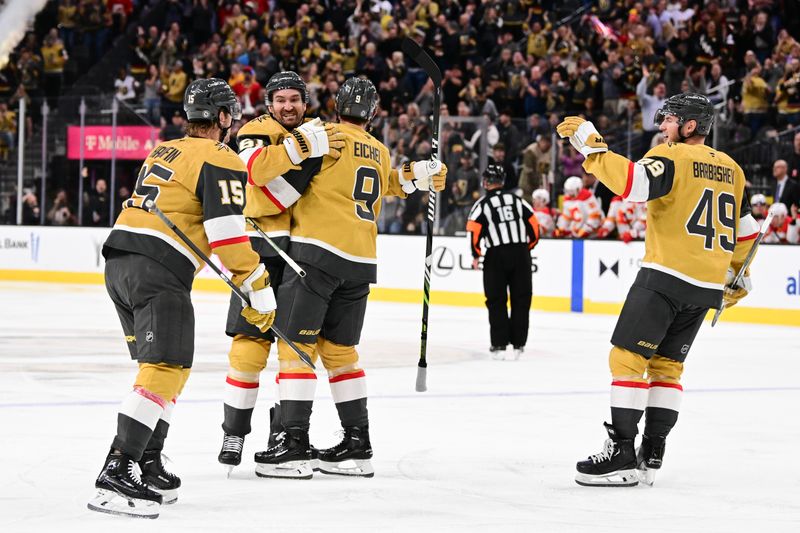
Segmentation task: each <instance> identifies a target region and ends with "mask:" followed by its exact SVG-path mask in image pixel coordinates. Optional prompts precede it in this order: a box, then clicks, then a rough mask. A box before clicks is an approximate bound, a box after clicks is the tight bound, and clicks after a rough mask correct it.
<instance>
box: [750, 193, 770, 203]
mask: <svg viewBox="0 0 800 533" xmlns="http://www.w3.org/2000/svg"><path fill="white" fill-rule="evenodd" d="M750 205H767V197H766V196H764V195H763V194H754V195H753V196H751V197H750Z"/></svg>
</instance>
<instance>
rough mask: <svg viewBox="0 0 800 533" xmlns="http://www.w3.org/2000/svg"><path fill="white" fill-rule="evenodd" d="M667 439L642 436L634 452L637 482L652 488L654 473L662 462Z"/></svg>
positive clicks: (654, 480) (654, 478)
mask: <svg viewBox="0 0 800 533" xmlns="http://www.w3.org/2000/svg"><path fill="white" fill-rule="evenodd" d="M666 445H667V439H665V438H664V437H649V436H647V435H643V436H642V444H641V445H640V446H639V448H638V449H637V450H636V474H637V475H638V476H639V481H641V482H642V483H644V484H645V485H648V486H650V487H652V486H653V483H655V482H656V473H657V472H658V470H659V469H660V468H661V464H662V463H663V461H664V449H665V448H666Z"/></svg>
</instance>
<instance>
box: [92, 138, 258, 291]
mask: <svg viewBox="0 0 800 533" xmlns="http://www.w3.org/2000/svg"><path fill="white" fill-rule="evenodd" d="M246 179H247V172H246V169H245V167H244V164H243V163H242V161H241V160H240V159H239V158H238V157H237V156H236V153H234V152H233V150H231V149H230V148H228V147H227V146H225V145H224V144H221V143H218V142H215V141H212V140H210V139H200V138H192V137H184V138H182V139H177V140H173V141H167V142H163V143H161V144H159V145H158V146H156V147H155V148H154V149H153V151H152V152H150V155H149V156H148V157H147V159H145V161H144V164H143V165H142V167H141V170H140V172H139V177H138V179H137V180H136V187H135V190H134V193H133V195H132V197H131V198H130V199H128V200H126V201H125V202H123V204H122V212H121V213H120V215H119V217H117V221H116V223H115V224H114V227H113V229H112V231H111V233H110V234H109V236H108V239H107V240H106V242H105V245H104V247H103V255H104V256H107V250H108V249H109V248H114V249H117V250H125V251H128V252H134V253H138V254H142V255H146V256H148V257H151V258H153V259H155V260H156V261H159V262H160V263H162V264H163V265H165V266H166V267H167V268H169V269H170V270H171V271H172V272H173V273H174V274H175V275H176V276H177V277H178V278H179V279H180V280H181V282H182V283H183V284H184V285H185V286H186V287H187V288H191V286H192V280H193V279H194V276H195V275H196V274H197V272H199V271H200V269H201V268H202V267H203V262H202V260H201V259H200V258H199V257H198V256H197V255H196V254H195V253H194V252H193V251H192V250H191V249H190V248H189V247H188V246H187V245H186V244H185V243H184V242H183V241H182V240H181V239H180V238H179V237H178V236H177V235H176V234H175V233H174V232H173V231H172V230H170V229H169V228H168V227H167V226H166V225H165V224H164V223H163V222H162V221H161V219H159V218H158V217H157V216H156V215H155V214H152V213H149V212H148V211H145V210H144V209H143V207H142V206H143V204H144V202H145V201H146V200H148V199H149V200H153V201H154V202H155V203H156V205H157V206H158V207H159V208H160V209H161V210H162V211H163V212H164V214H165V215H167V217H169V219H170V220H171V221H172V222H173V223H174V224H175V225H176V226H177V227H178V228H180V229H181V230H183V232H184V233H185V234H186V235H187V236H188V237H189V238H190V239H191V240H192V242H193V243H194V244H195V245H197V247H198V248H199V249H200V250H201V251H203V252H204V253H205V254H206V255H210V254H211V252H212V251H213V252H214V253H216V254H217V255H218V256H219V258H220V259H221V261H222V263H223V264H224V265H225V267H226V268H227V269H228V270H230V271H231V273H232V274H233V275H232V280H233V282H234V283H236V284H237V285H241V283H242V282H243V281H244V280H245V279H246V278H247V276H249V275H250V273H251V272H252V271H253V270H254V269H255V268H256V266H257V265H258V262H259V258H258V255H257V254H256V253H255V252H254V251H253V250H252V248H251V247H250V244H249V242H248V238H247V236H246V235H245V232H244V217H243V216H242V208H243V207H244V203H245V182H246Z"/></svg>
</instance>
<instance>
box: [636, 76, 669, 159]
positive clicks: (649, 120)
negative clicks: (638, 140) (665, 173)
mask: <svg viewBox="0 0 800 533" xmlns="http://www.w3.org/2000/svg"><path fill="white" fill-rule="evenodd" d="M649 78H650V71H649V69H648V68H647V67H646V66H644V65H642V79H641V80H639V84H638V85H637V86H636V96H637V98H638V99H639V106H640V107H641V108H642V129H644V133H643V134H642V145H643V146H645V147H649V145H650V140H651V139H652V138H653V135H655V134H656V133H658V125H657V124H656V120H655V117H656V112H657V111H658V110H659V109H661V106H663V105H664V102H665V101H666V99H667V86H666V85H665V84H664V83H663V82H660V81H659V82H657V83H656V84H655V86H654V87H653V94H652V95H649V94H647V83H648V80H649ZM645 150H647V148H645Z"/></svg>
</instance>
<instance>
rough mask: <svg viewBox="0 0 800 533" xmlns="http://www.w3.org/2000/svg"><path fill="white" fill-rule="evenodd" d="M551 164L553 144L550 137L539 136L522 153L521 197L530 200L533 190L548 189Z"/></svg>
mask: <svg viewBox="0 0 800 533" xmlns="http://www.w3.org/2000/svg"><path fill="white" fill-rule="evenodd" d="M552 162H553V143H552V139H551V137H550V135H539V136H538V137H537V138H536V142H533V143H531V144H529V145H528V146H527V147H526V148H525V150H523V151H522V171H521V172H520V176H519V188H520V189H522V197H523V198H530V195H531V194H532V193H533V191H534V190H535V189H548V188H549V187H550V184H549V182H548V179H549V174H550V170H551V165H552Z"/></svg>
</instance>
